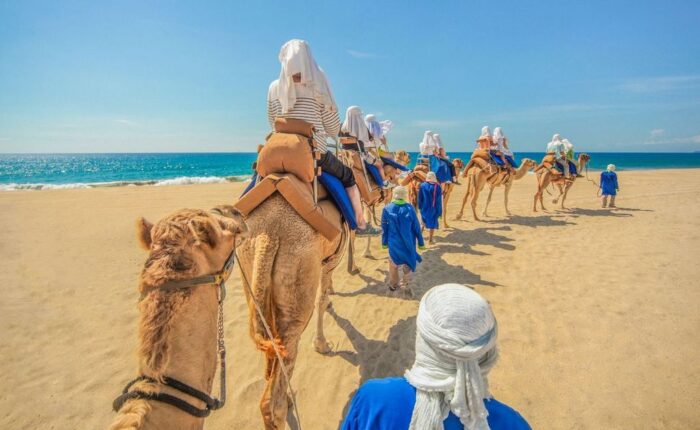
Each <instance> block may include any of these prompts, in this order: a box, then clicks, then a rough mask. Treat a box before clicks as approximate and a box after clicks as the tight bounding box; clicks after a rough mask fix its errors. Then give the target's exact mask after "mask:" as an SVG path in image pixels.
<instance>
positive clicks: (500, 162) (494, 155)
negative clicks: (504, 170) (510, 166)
mask: <svg viewBox="0 0 700 430" xmlns="http://www.w3.org/2000/svg"><path fill="white" fill-rule="evenodd" d="M489 155H490V156H491V159H492V160H493V162H494V163H496V164H498V166H499V167H505V166H506V165H505V164H504V163H503V159H502V158H501V157H499V156H498V153H497V152H496V151H489Z"/></svg>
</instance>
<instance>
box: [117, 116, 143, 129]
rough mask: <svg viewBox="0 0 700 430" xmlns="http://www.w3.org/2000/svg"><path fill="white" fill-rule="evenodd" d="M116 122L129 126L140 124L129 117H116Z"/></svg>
mask: <svg viewBox="0 0 700 430" xmlns="http://www.w3.org/2000/svg"><path fill="white" fill-rule="evenodd" d="M114 122H116V123H117V124H121V125H127V126H129V127H133V126H136V125H138V123H137V122H135V121H131V120H128V119H124V118H118V119H115V120H114Z"/></svg>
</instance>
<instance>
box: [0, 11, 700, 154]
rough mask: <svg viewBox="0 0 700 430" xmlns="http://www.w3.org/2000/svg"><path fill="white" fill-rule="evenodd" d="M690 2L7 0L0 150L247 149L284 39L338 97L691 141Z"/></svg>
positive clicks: (470, 120) (395, 111) (254, 139)
mask: <svg viewBox="0 0 700 430" xmlns="http://www.w3.org/2000/svg"><path fill="white" fill-rule="evenodd" d="M698 22H700V2H698V1H668V0H666V1H645V0H637V1H598V0H593V1H522V0H521V1H433V2H412V1H394V2H379V1H354V2H348V1H344V2H331V1H316V2H303V1H297V2H289V1H259V2H224V1H222V2H187V3H185V2H156V1H149V2H143V1H115V2H97V1H83V2H71V1H62V2H55V1H46V2H37V1H3V2H2V3H0V152H168V151H254V149H255V147H256V145H257V144H258V143H261V142H262V140H263V139H264V137H265V135H266V134H267V132H268V125H267V122H266V117H265V107H266V106H265V96H266V93H267V87H268V85H269V83H270V81H272V80H273V79H275V78H276V77H277V75H278V74H279V63H278V60H277V54H278V52H279V48H280V46H281V45H282V44H283V43H284V42H285V41H286V40H288V39H291V38H302V39H305V40H307V41H308V42H309V43H310V44H311V47H312V51H313V52H314V55H315V57H316V60H317V62H318V63H319V65H321V67H322V68H324V69H325V70H326V73H327V75H328V76H329V79H330V81H331V85H332V87H333V90H334V93H335V96H336V100H337V101H338V104H339V108H340V109H341V111H342V112H343V113H344V111H345V109H346V108H347V107H348V106H349V105H353V104H356V105H359V106H361V107H362V108H363V110H364V111H365V112H366V113H369V112H373V113H375V114H378V116H379V117H380V119H391V120H392V121H393V122H394V123H395V129H394V130H393V131H392V132H391V135H390V136H389V137H390V140H389V141H390V144H391V146H392V147H393V148H396V149H398V148H403V149H409V150H416V148H417V143H418V142H419V140H420V139H421V137H422V134H423V131H424V130H425V129H430V130H433V131H436V132H439V133H440V134H441V136H442V140H443V142H444V143H445V144H446V145H447V146H448V149H451V150H453V151H465V150H469V149H471V148H472V147H473V142H474V140H475V138H476V136H477V135H478V134H479V131H480V129H481V126H482V125H490V126H491V127H492V128H493V127H495V126H499V125H500V126H502V127H503V128H504V131H505V133H506V135H508V136H509V137H510V140H511V144H512V146H513V147H514V149H515V150H516V151H517V150H521V151H539V150H542V149H543V147H544V145H545V144H546V143H547V142H548V141H549V138H550V137H551V135H552V134H553V133H555V132H559V133H561V134H562V135H563V136H565V137H568V138H569V139H570V140H571V141H572V142H573V143H574V144H575V145H576V147H577V149H580V150H587V151H606V150H607V151H691V150H700V25H698Z"/></svg>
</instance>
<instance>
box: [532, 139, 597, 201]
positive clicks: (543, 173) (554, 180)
mask: <svg viewBox="0 0 700 430" xmlns="http://www.w3.org/2000/svg"><path fill="white" fill-rule="evenodd" d="M590 159H591V157H590V156H589V155H588V154H585V153H581V154H579V156H578V161H577V162H573V161H569V163H574V165H575V166H576V170H577V171H578V172H579V173H581V172H583V169H585V167H586V165H587V164H588V162H589V161H590ZM545 160H547V157H545V159H544V160H543V162H542V164H540V165H539V166H538V167H537V169H535V174H536V175H537V192H536V193H535V198H534V202H533V203H534V204H533V208H532V210H533V211H534V212H537V201H538V200H539V202H540V206H541V207H542V210H545V208H544V201H543V200H544V190H546V189H547V187H548V186H549V184H554V185H556V187H557V189H558V190H559V194H558V195H557V196H556V197H555V198H554V199H553V200H552V203H554V204H557V202H558V201H559V199H560V198H561V209H564V201H565V200H566V195H567V194H568V193H569V189H570V188H571V186H572V185H573V184H574V181H575V180H576V176H575V175H572V176H571V177H570V178H568V179H567V178H566V177H564V175H562V174H560V173H559V172H557V171H556V170H554V168H553V167H550V168H548V167H547V165H546V164H545V163H546V162H545Z"/></svg>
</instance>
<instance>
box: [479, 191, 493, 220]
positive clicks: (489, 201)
mask: <svg viewBox="0 0 700 430" xmlns="http://www.w3.org/2000/svg"><path fill="white" fill-rule="evenodd" d="M494 189H495V187H493V186H489V195H488V197H486V205H485V206H484V211H483V212H481V216H483V217H484V218H486V217H487V216H489V215H488V213H487V211H488V210H489V203H491V196H493V190H494Z"/></svg>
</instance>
